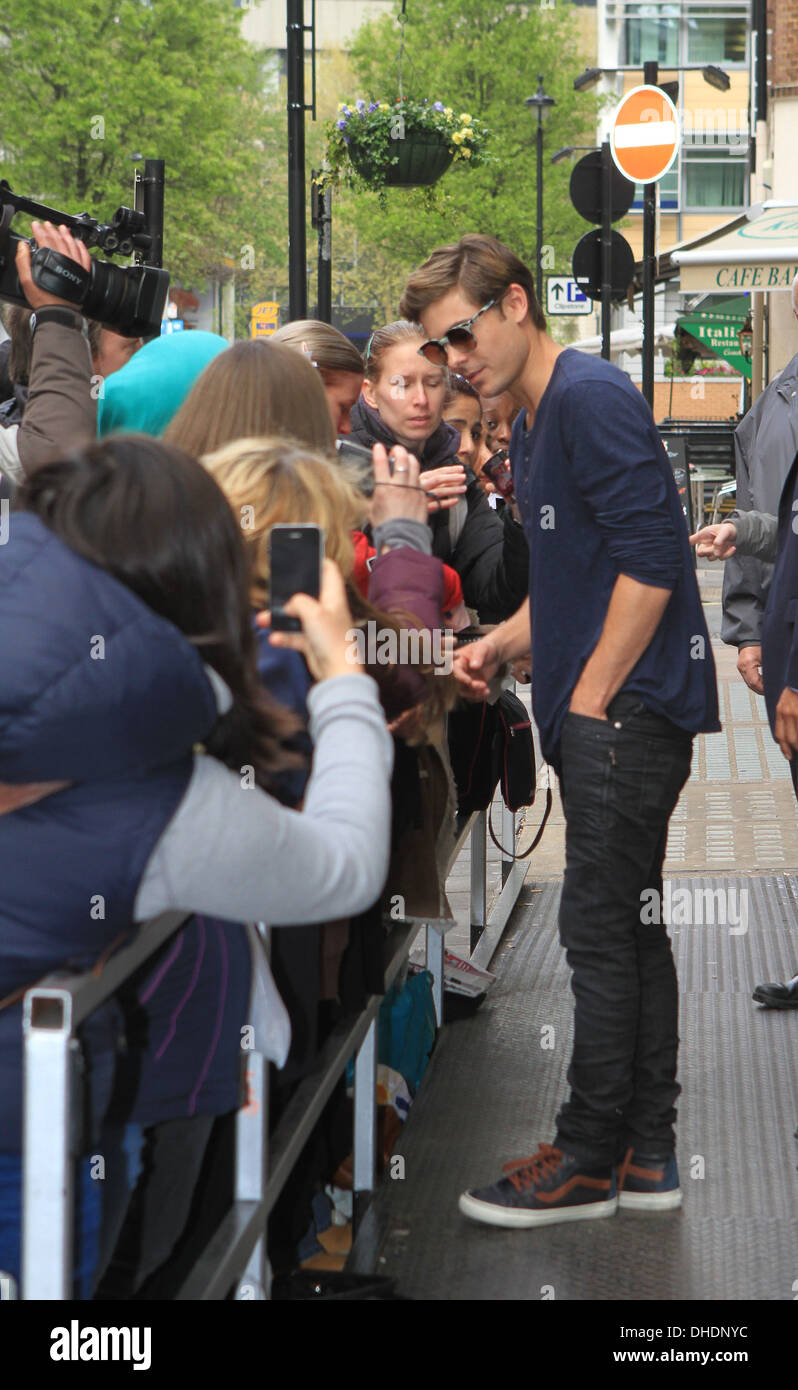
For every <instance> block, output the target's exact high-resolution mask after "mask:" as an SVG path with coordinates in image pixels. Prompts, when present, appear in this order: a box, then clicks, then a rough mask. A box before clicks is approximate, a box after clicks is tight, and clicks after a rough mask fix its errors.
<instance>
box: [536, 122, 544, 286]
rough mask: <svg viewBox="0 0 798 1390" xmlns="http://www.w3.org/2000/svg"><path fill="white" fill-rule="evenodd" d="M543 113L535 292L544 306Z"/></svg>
mask: <svg viewBox="0 0 798 1390" xmlns="http://www.w3.org/2000/svg"><path fill="white" fill-rule="evenodd" d="M542 260H543V112H542V109H541V107H540V106H539V107H538V235H537V255H536V257H535V264H536V271H535V290H536V293H537V297H538V304H540V305H542V304H543V266H542V264H541V262H542Z"/></svg>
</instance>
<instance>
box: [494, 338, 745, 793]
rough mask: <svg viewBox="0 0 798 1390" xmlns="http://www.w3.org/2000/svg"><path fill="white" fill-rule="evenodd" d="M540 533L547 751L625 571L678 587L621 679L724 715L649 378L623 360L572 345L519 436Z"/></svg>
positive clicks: (633, 688) (518, 454)
mask: <svg viewBox="0 0 798 1390" xmlns="http://www.w3.org/2000/svg"><path fill="white" fill-rule="evenodd" d="M510 461H511V464H512V470H513V478H514V481H515V493H516V497H517V499H518V504H519V507H520V510H521V515H522V518H523V522H524V528H525V531H526V537H527V541H528V543H529V556H530V562H529V593H530V605H531V615H532V698H533V708H534V713H535V719H536V721H537V724H538V728H539V730H540V737H541V746H542V750H543V754H544V757H545V758H546V759H547V761H549V762H550V763H551V764H552V766H554V767H555V768H558V767H559V745H560V733H561V729H562V723H563V720H564V718H565V715H566V713H567V711H568V706H569V704H570V701H571V696H572V693H573V690H574V687H575V685H576V683H577V681H578V680H579V677H580V675H581V672H582V669H583V667H584V665H585V663H586V661H587V659H588V657H589V656H590V655H591V653H592V652H593V650H594V648H595V646H596V644H597V642H598V640H599V637H600V636H601V631H602V628H603V626H604V621H605V618H606V616H607V608H608V606H609V602H610V596H611V594H612V590H613V588H614V586H615V582H616V580H617V578H618V576H619V575H621V574H625V575H628V576H630V578H632V579H636V580H638V581H639V582H640V583H641V584H650V585H652V586H653V587H655V588H662V589H670V590H671V596H670V599H669V600H668V604H667V607H666V609H665V612H664V613H663V616H662V618H661V620H660V623H659V626H658V628H657V630H656V632H655V634H654V636H653V637H652V639H651V641H650V643H649V645H648V647H647V648H646V650H645V651H644V652H643V654H642V656H641V657H640V659H639V661H638V662H637V664H636V665H635V666H634V667H633V669H632V670H631V671H630V673H629V675H628V676H627V678H626V680H625V681H624V683H623V686H622V689H623V690H624V691H627V692H629V693H632V694H635V695H639V697H640V699H641V700H643V701H644V702H645V703H646V705H647V706H648V707H649V708H650V709H652V710H654V711H655V712H656V713H657V714H662V715H664V716H665V717H666V718H668V719H670V720H671V721H672V722H673V723H674V724H677V725H678V726H679V727H680V728H683V729H686V730H688V731H689V732H691V733H697V732H699V731H704V732H709V731H713V730H717V729H719V728H720V723H719V721H718V701H717V686H716V681H715V663H714V660H713V657H712V647H711V643H710V639H709V634H708V632H707V627H706V623H705V621H704V614H703V611H702V608H701V599H700V595H699V592H698V585H697V583H696V578H695V573H694V570H693V566H692V561H691V556H690V547H689V544H688V539H687V528H686V526H685V522H684V515H683V513H682V509H681V506H680V504H679V498H678V494H677V491H676V484H675V481H674V478H673V473H672V471H671V468H670V466H669V464H668V459H667V455H666V453H665V450H664V448H663V445H662V442H661V440H660V437H659V435H658V433H657V429H656V426H655V424H654V419H653V416H652V414H651V411H650V410H649V408H648V406H647V405H646V403H645V401H644V400H643V397H642V396H641V394H640V392H639V391H638V390H637V389H636V387H635V386H633V385H632V383H631V381H630V380H629V378H628V377H627V376H626V375H625V374H624V373H623V372H621V371H619V370H618V368H617V367H614V366H613V365H612V364H611V363H609V362H606V361H604V360H603V359H601V358H599V359H594V358H591V357H588V356H587V355H586V354H585V353H582V352H578V351H576V350H575V349H566V350H565V351H564V352H561V353H560V354H559V356H558V357H557V359H556V361H555V364H554V371H553V373H552V376H551V379H550V381H549V384H548V386H547V387H546V390H545V392H544V394H543V397H542V398H541V401H540V404H539V406H538V409H537V412H536V415H535V419H534V421H533V425H532V428H531V429H530V430H527V429H526V420H525V414H524V413H523V412H522V413H521V414H520V415H519V416H518V418H517V419H516V421H515V425H514V426H513V434H512V441H511V444H510Z"/></svg>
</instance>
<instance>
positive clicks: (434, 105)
mask: <svg viewBox="0 0 798 1390" xmlns="http://www.w3.org/2000/svg"><path fill="white" fill-rule="evenodd" d="M432 109H433V111H442V110H443V102H442V101H433V103H432Z"/></svg>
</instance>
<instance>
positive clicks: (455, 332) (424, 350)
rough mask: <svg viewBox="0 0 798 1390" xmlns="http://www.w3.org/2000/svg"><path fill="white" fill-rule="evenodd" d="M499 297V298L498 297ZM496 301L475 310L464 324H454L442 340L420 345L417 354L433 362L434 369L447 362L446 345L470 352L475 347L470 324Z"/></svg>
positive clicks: (493, 300) (428, 341)
mask: <svg viewBox="0 0 798 1390" xmlns="http://www.w3.org/2000/svg"><path fill="white" fill-rule="evenodd" d="M500 297H501V296H500ZM497 303H498V300H497V299H492V300H491V301H490V304H483V306H482V308H481V309H477V312H476V313H475V314H472V315H471V318H470V319H466V320H465V322H464V323H456V324H455V326H454V328H450V329H449V332H448V333H444V335H443V337H442V338H428V339H427V341H426V343H422V344H421V347H420V348H419V352H420V353H421V356H422V357H426V359H427V361H428V362H434V364H435V366H436V367H445V366H446V364H447V361H448V358H447V355H446V347H447V344H448V346H449V347H453V348H462V349H463V350H464V351H466V352H470V351H471V349H472V348H475V347H476V345H477V340H476V337H475V335H474V334H473V333H472V331H471V325H472V323H474V322H476V320H477V319H478V318H479V316H480V314H486V313H487V312H488V309H492V308H493V306H494V304H497Z"/></svg>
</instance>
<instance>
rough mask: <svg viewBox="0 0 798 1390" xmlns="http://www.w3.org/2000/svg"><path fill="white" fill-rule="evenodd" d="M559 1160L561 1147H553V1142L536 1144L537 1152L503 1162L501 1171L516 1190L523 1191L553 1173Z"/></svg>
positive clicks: (560, 1158) (560, 1159)
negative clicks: (526, 1156)
mask: <svg viewBox="0 0 798 1390" xmlns="http://www.w3.org/2000/svg"><path fill="white" fill-rule="evenodd" d="M561 1161H562V1149H555V1147H554V1145H553V1144H538V1151H537V1153H535V1154H531V1155H530V1157H529V1158H516V1159H512V1160H511V1161H510V1162H509V1163H505V1164H504V1166H503V1168H502V1172H503V1173H506V1174H507V1177H508V1180H509V1181H510V1182H511V1183H512V1185H513V1187H514V1188H515V1189H516V1191H517V1192H525V1191H527V1190H528V1189H529V1188H530V1187H533V1186H537V1185H538V1183H540V1182H541V1181H542V1179H544V1178H546V1177H548V1176H549V1174H550V1173H553V1172H554V1171H555V1170H556V1169H557V1168H558V1167H559V1165H560V1163H561Z"/></svg>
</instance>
